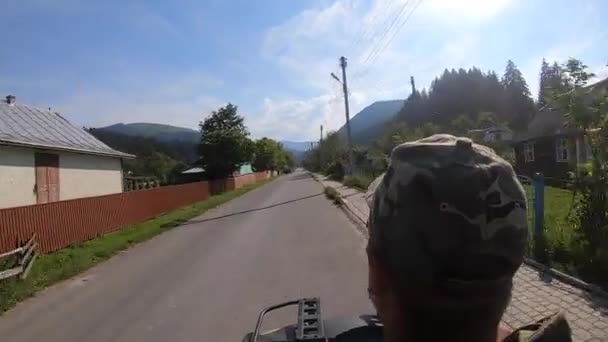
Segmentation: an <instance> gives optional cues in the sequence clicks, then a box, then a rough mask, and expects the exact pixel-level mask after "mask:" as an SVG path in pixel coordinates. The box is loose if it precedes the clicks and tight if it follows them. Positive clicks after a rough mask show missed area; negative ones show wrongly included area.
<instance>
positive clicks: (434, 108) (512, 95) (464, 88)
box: [389, 61, 535, 134]
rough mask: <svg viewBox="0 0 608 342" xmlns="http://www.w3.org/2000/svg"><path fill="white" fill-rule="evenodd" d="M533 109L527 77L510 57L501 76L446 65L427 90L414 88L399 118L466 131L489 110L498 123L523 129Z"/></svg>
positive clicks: (419, 125) (455, 132) (412, 123)
mask: <svg viewBox="0 0 608 342" xmlns="http://www.w3.org/2000/svg"><path fill="white" fill-rule="evenodd" d="M534 111H535V107H534V102H533V101H532V99H531V98H530V91H529V90H528V86H527V84H526V81H525V80H524V78H523V76H522V74H521V72H520V71H519V69H517V67H516V66H515V64H514V63H513V62H512V61H508V63H507V67H506V69H505V74H504V76H503V77H502V80H499V79H498V76H497V75H496V73H494V72H492V71H490V72H488V73H483V72H481V70H479V69H478V68H472V69H469V70H464V69H459V70H454V69H452V70H447V69H446V70H445V71H444V72H443V74H442V75H441V76H440V77H438V78H436V79H435V80H434V81H433V82H432V83H431V88H430V90H429V92H428V94H427V93H426V92H425V91H424V90H423V91H418V90H415V89H414V90H413V91H412V94H411V95H410V96H409V98H408V99H407V100H406V102H405V105H404V106H403V108H402V109H401V111H400V112H399V114H398V116H397V121H403V122H406V123H407V124H408V125H410V126H411V127H421V126H422V125H423V124H424V123H429V122H430V123H433V124H435V125H437V126H440V127H442V129H443V130H444V132H446V131H445V130H446V129H449V130H450V132H451V133H454V134H465V133H466V132H465V130H466V129H467V128H469V129H470V128H471V127H473V126H474V125H475V124H474V123H476V122H478V116H479V115H480V113H483V112H488V113H493V114H494V115H495V118H496V120H495V123H506V124H507V125H508V126H509V127H511V128H512V129H515V130H523V129H525V127H526V126H527V124H528V122H529V120H530V119H531V118H532V116H533V114H534ZM486 124H491V123H486ZM389 125H391V124H389ZM487 127H488V126H485V127H481V128H487Z"/></svg>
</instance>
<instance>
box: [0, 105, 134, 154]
mask: <svg viewBox="0 0 608 342" xmlns="http://www.w3.org/2000/svg"><path fill="white" fill-rule="evenodd" d="M0 144H4V145H15V146H30V147H41V148H48V149H54V150H65V151H73V152H79V153H87V154H98V155H107V156H113V157H121V158H134V157H135V156H133V155H131V154H127V153H123V152H120V151H116V150H114V149H112V148H110V147H109V146H108V145H106V144H104V143H103V142H101V141H99V140H98V139H97V138H95V137H94V136H92V135H91V134H90V133H89V132H87V131H85V130H84V129H82V128H78V127H76V126H74V125H72V124H71V123H69V122H68V121H67V120H66V119H64V118H63V117H62V116H61V115H59V114H58V113H54V112H51V111H47V110H41V109H38V108H33V107H30V106H26V105H22V104H17V103H12V104H9V103H7V102H6V101H4V100H2V101H0Z"/></svg>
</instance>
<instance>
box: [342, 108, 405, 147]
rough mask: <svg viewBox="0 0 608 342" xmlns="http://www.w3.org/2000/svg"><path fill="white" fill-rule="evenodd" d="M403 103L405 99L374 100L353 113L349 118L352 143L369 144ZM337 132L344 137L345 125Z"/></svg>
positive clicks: (380, 132)
mask: <svg viewBox="0 0 608 342" xmlns="http://www.w3.org/2000/svg"><path fill="white" fill-rule="evenodd" d="M404 103H405V100H388V101H376V102H374V103H372V104H370V105H369V106H367V107H365V108H363V109H362V110H361V111H360V112H359V113H357V114H355V116H353V117H352V118H351V120H350V130H351V136H352V139H353V144H358V145H369V144H371V143H372V142H373V141H374V140H375V139H376V138H378V137H379V136H380V135H381V134H382V131H383V129H384V126H385V124H386V123H387V122H389V121H390V120H391V119H392V118H394V117H395V116H396V115H397V113H398V112H399V111H400V110H401V108H402V107H403V104H404ZM338 133H339V134H340V135H341V136H344V137H346V125H344V126H342V127H341V128H340V129H339V130H338Z"/></svg>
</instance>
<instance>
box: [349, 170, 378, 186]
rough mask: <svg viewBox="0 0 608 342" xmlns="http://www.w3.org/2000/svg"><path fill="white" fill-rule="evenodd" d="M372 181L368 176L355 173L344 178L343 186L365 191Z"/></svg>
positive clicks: (371, 177)
mask: <svg viewBox="0 0 608 342" xmlns="http://www.w3.org/2000/svg"><path fill="white" fill-rule="evenodd" d="M373 180H374V178H373V176H372V175H370V174H367V173H361V172H355V173H354V174H353V175H352V176H346V177H344V185H346V186H350V187H353V188H357V189H361V190H367V187H368V186H369V184H370V183H371V182H372V181H373Z"/></svg>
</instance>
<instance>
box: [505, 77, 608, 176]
mask: <svg viewBox="0 0 608 342" xmlns="http://www.w3.org/2000/svg"><path fill="white" fill-rule="evenodd" d="M587 89H589V91H590V92H591V93H594V94H597V95H604V96H605V95H606V93H607V89H608V78H607V79H604V80H602V81H600V82H597V83H594V84H592V85H590V86H588V87H587ZM513 148H514V149H515V172H517V173H518V174H521V175H525V176H532V175H533V174H534V173H536V172H540V173H542V174H543V175H544V176H545V177H547V178H549V181H553V182H556V183H559V180H563V179H565V178H567V177H568V173H569V172H571V171H575V170H576V169H577V168H579V167H581V166H583V165H584V164H586V163H587V162H589V161H590V160H591V148H590V146H589V145H588V144H587V143H586V141H585V138H584V135H583V132H582V131H581V130H580V129H577V128H572V127H566V126H565V122H564V118H563V115H562V113H560V112H558V111H555V110H551V109H545V110H541V111H539V112H538V113H537V114H536V116H535V117H534V119H533V120H532V121H531V122H530V124H529V125H528V128H527V131H526V132H523V133H520V134H516V135H515V137H514V139H513Z"/></svg>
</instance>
